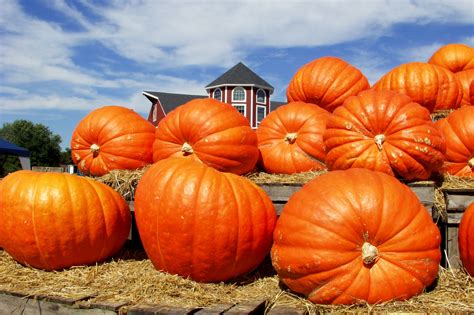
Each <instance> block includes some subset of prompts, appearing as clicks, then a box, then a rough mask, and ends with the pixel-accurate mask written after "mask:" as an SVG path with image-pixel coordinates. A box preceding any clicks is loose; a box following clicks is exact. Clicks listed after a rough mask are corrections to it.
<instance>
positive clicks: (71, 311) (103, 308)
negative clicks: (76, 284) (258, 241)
mask: <svg viewBox="0 0 474 315" xmlns="http://www.w3.org/2000/svg"><path fill="white" fill-rule="evenodd" d="M93 297H94V296H91V295H84V296H80V297H77V298H74V299H69V298H61V297H56V296H45V295H25V294H22V293H18V292H10V291H0V314H11V315H20V314H21V315H36V314H41V315H115V314H128V315H155V314H163V315H172V314H174V315H178V314H198V315H207V314H209V315H210V314H226V315H235V314H241V315H245V314H264V313H265V308H266V305H267V304H268V302H267V301H266V300H265V299H262V300H255V301H248V302H241V303H235V304H219V305H215V306H212V307H181V306H165V305H133V306H129V305H128V303H127V302H120V301H118V302H89V301H88V300H89V299H91V298H93ZM285 310H286V311H287V312H285V313H282V312H281V311H282V310H281V309H280V307H274V310H273V309H272V311H270V312H268V313H269V314H274V315H278V314H303V313H304V310H300V309H297V308H294V309H287V308H285ZM302 312H303V313H302Z"/></svg>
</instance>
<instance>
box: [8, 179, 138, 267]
mask: <svg viewBox="0 0 474 315" xmlns="http://www.w3.org/2000/svg"><path fill="white" fill-rule="evenodd" d="M0 196H2V197H1V199H0V231H2V234H3V236H2V241H1V243H2V246H3V248H4V249H5V251H6V252H7V253H9V254H10V255H11V256H12V257H13V258H14V259H15V260H17V261H18V262H20V263H22V264H25V265H29V266H32V267H35V268H40V269H46V270H59V269H63V268H68V267H70V266H77V265H88V264H94V263H96V262H99V261H102V260H105V259H106V258H108V257H110V256H111V255H113V254H115V253H116V252H117V251H118V250H119V249H120V248H121V247H122V245H123V244H124V242H125V241H126V239H127V237H128V234H129V231H130V211H129V209H128V205H127V203H126V202H125V201H124V200H123V198H122V197H121V196H120V194H119V193H117V192H116V191H114V190H113V189H112V188H110V187H109V186H106V185H105V184H102V183H99V182H96V181H93V180H91V179H88V178H85V177H79V176H76V175H70V174H64V173H40V172H33V171H17V172H15V173H12V174H10V175H8V176H7V177H5V178H4V179H3V180H2V185H1V186H0Z"/></svg>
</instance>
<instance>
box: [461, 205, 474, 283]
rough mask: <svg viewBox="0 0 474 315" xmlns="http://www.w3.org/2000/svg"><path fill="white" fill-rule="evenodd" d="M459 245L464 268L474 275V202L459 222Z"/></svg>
mask: <svg viewBox="0 0 474 315" xmlns="http://www.w3.org/2000/svg"><path fill="white" fill-rule="evenodd" d="M458 246H459V257H460V258H461V262H462V264H463V266H464V269H466V271H467V272H468V273H469V274H470V275H471V276H473V277H474V202H473V203H471V204H470V205H469V206H468V207H467V208H466V210H465V211H464V215H463V216H462V218H461V222H460V223H459V232H458Z"/></svg>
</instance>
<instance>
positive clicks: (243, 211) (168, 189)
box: [135, 158, 276, 282]
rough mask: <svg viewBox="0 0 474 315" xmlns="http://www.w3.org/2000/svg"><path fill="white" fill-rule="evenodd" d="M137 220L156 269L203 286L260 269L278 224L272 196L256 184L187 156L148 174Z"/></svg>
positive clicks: (138, 194) (157, 165)
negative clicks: (203, 284)
mask: <svg viewBox="0 0 474 315" xmlns="http://www.w3.org/2000/svg"><path fill="white" fill-rule="evenodd" d="M135 216H136V220H137V227H138V231H139V233H140V238H141V240H142V243H143V246H144V249H145V251H146V253H147V255H148V257H149V258H150V259H151V261H152V262H153V265H154V266H155V267H156V269H158V270H163V271H166V272H169V273H172V274H178V275H181V276H183V277H190V278H191V279H193V280H196V281H201V282H219V281H225V280H229V279H232V278H235V277H237V276H239V275H243V274H245V273H247V272H249V271H251V270H252V269H254V268H255V267H257V266H258V265H259V264H260V263H261V262H262V260H263V259H264V258H265V257H266V256H267V255H268V253H269V251H270V247H271V243H272V233H273V229H274V226H275V221H276V214H275V209H274V207H273V204H272V202H271V200H270V198H269V197H268V196H267V195H266V193H265V192H264V191H263V190H262V189H261V188H259V187H258V186H256V185H255V184H254V183H252V182H250V181H249V180H247V179H245V178H244V177H241V176H237V175H235V174H232V173H223V172H219V171H217V170H215V169H214V168H211V167H208V166H206V165H204V164H202V163H199V162H197V161H193V160H192V159H183V158H169V159H165V160H161V161H159V162H157V163H155V164H154V165H153V166H152V167H151V168H150V169H148V170H147V171H146V172H145V174H144V175H143V177H142V179H141V180H140V182H139V184H138V187H137V190H136V195H135Z"/></svg>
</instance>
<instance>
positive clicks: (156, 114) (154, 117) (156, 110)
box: [153, 102, 158, 122]
mask: <svg viewBox="0 0 474 315" xmlns="http://www.w3.org/2000/svg"><path fill="white" fill-rule="evenodd" d="M157 119H158V102H156V103H155V105H153V122H156V120H157Z"/></svg>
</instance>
